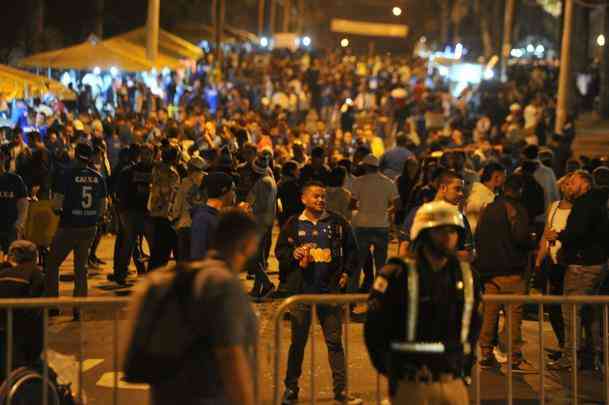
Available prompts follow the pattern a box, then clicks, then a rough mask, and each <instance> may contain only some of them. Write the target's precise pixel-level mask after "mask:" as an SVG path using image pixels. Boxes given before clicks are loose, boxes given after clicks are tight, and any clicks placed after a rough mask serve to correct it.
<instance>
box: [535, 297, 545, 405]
mask: <svg viewBox="0 0 609 405" xmlns="http://www.w3.org/2000/svg"><path fill="white" fill-rule="evenodd" d="M537 317H538V318H539V403H540V404H542V405H543V404H545V403H546V402H545V400H546V390H545V388H544V385H543V383H544V380H545V373H546V365H545V359H544V335H543V322H544V310H543V304H539V305H538V313H537Z"/></svg>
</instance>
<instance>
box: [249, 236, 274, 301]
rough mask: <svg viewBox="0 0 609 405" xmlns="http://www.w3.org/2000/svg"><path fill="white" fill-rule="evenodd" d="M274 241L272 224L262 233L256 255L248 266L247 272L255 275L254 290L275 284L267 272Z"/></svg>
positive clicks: (257, 290)
mask: <svg viewBox="0 0 609 405" xmlns="http://www.w3.org/2000/svg"><path fill="white" fill-rule="evenodd" d="M272 242H273V227H272V226H270V227H269V228H267V229H265V230H264V232H263V233H262V234H261V235H260V243H259V244H258V250H257V251H256V255H255V256H253V257H252V258H251V259H250V260H249V262H248V264H247V266H246V268H247V272H248V273H250V274H254V277H255V279H254V288H253V291H256V292H259V291H260V289H261V288H265V287H268V286H269V285H272V284H273V283H272V282H271V280H270V279H269V276H268V275H267V274H266V269H267V263H268V258H269V254H270V251H271V244H272Z"/></svg>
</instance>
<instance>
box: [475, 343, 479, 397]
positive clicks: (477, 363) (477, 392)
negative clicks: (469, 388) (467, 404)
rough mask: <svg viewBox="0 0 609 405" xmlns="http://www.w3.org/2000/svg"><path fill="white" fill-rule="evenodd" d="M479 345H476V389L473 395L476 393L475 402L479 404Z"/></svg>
mask: <svg viewBox="0 0 609 405" xmlns="http://www.w3.org/2000/svg"><path fill="white" fill-rule="evenodd" d="M479 359H480V345H476V364H475V365H474V369H475V371H474V373H475V376H476V389H475V391H474V395H476V400H475V402H474V403H475V404H476V405H480V361H479Z"/></svg>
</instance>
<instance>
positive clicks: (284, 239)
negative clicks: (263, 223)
mask: <svg viewBox="0 0 609 405" xmlns="http://www.w3.org/2000/svg"><path fill="white" fill-rule="evenodd" d="M326 212H327V215H326V216H325V217H322V218H321V219H320V220H319V222H326V223H327V224H328V226H329V227H330V229H331V237H330V239H331V257H332V260H331V262H330V271H329V273H330V274H331V276H330V278H329V280H328V286H327V287H328V288H329V290H330V291H332V292H338V291H339V287H338V281H339V280H340V277H341V276H342V274H343V273H347V274H348V275H351V274H353V273H354V272H355V270H356V269H357V266H358V248H357V242H356V240H355V235H354V233H353V229H352V228H351V225H350V224H349V223H348V222H347V221H346V220H345V219H344V218H343V217H342V216H341V215H339V214H335V213H332V212H329V211H326ZM298 218H299V215H295V216H293V217H291V218H290V219H289V220H288V221H287V222H286V223H285V225H284V226H283V228H281V231H280V232H279V237H278V239H277V246H276V247H275V257H277V260H278V261H279V273H280V278H281V279H282V281H285V283H286V289H287V291H288V292H289V293H291V294H299V293H302V292H303V290H304V289H305V283H306V282H307V280H305V277H304V276H303V273H304V271H303V269H301V268H300V266H299V263H298V261H297V260H296V259H294V250H295V249H296V248H297V247H299V246H300V245H301V243H299V236H298V225H299V219H298Z"/></svg>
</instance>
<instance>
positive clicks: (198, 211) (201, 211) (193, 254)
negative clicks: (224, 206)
mask: <svg viewBox="0 0 609 405" xmlns="http://www.w3.org/2000/svg"><path fill="white" fill-rule="evenodd" d="M191 215H192V225H191V228H190V259H191V260H203V259H204V258H205V255H206V254H207V251H208V250H209V246H210V245H211V242H212V238H213V235H214V233H215V231H216V228H217V227H218V221H219V220H220V212H219V211H218V210H217V209H215V208H214V207H211V206H209V205H204V206H201V207H196V208H195V209H193V210H192V212H191Z"/></svg>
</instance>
